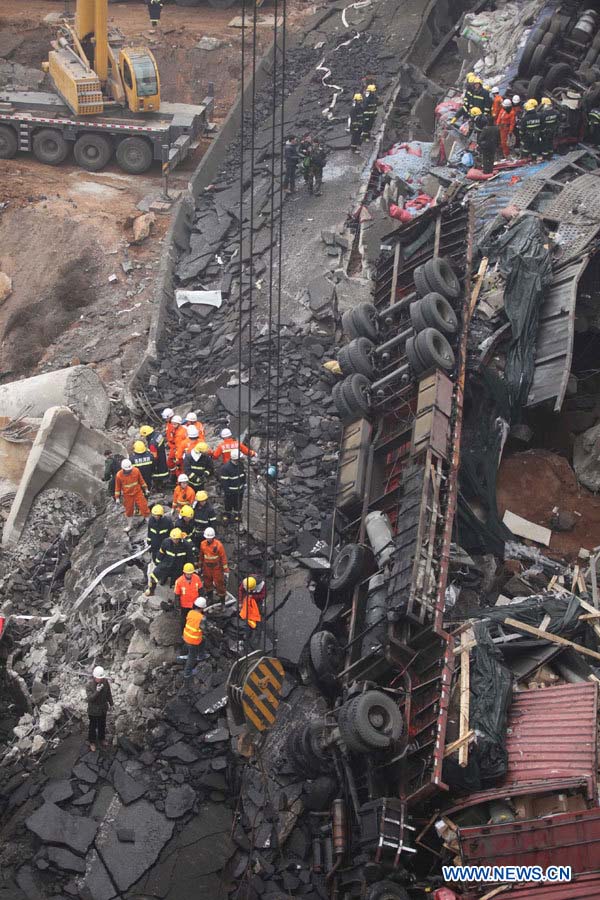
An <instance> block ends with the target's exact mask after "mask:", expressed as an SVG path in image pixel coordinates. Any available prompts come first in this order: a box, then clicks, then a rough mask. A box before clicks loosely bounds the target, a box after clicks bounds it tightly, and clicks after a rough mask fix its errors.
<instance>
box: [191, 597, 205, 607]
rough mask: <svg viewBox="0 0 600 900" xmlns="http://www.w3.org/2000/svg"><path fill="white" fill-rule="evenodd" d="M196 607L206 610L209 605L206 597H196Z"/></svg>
mask: <svg viewBox="0 0 600 900" xmlns="http://www.w3.org/2000/svg"><path fill="white" fill-rule="evenodd" d="M194 606H195V607H196V608H197V609H206V607H207V606H208V603H207V602H206V597H196V599H195V600H194Z"/></svg>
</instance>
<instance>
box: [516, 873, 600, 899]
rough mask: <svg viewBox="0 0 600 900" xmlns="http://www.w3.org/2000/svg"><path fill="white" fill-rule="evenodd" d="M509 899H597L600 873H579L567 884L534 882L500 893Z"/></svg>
mask: <svg viewBox="0 0 600 900" xmlns="http://www.w3.org/2000/svg"><path fill="white" fill-rule="evenodd" d="M500 896H501V897H506V898H510V900H598V898H599V897H600V874H598V875H591V874H590V875H581V876H580V877H579V878H576V879H575V880H574V881H571V882H570V883H569V884H535V885H530V886H529V887H519V888H515V889H514V890H512V891H507V892H506V893H503V894H501V895H500Z"/></svg>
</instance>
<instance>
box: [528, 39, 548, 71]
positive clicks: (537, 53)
mask: <svg viewBox="0 0 600 900" xmlns="http://www.w3.org/2000/svg"><path fill="white" fill-rule="evenodd" d="M547 56H548V47H546V45H545V44H539V45H538V46H537V47H536V48H535V50H534V53H533V56H532V57H531V62H530V63H529V74H530V75H540V74H541V71H542V69H543V67H544V63H545V62H546V57H547Z"/></svg>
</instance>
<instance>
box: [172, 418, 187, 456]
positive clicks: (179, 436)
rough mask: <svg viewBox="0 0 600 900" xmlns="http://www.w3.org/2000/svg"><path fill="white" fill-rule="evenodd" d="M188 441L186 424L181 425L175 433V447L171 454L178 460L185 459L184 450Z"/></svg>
mask: <svg viewBox="0 0 600 900" xmlns="http://www.w3.org/2000/svg"><path fill="white" fill-rule="evenodd" d="M188 441H189V437H188V433H187V428H186V427H185V425H180V426H179V428H178V429H177V431H176V432H175V434H174V435H173V448H172V451H171V456H172V458H173V459H174V460H175V461H176V462H181V460H182V459H183V452H184V449H185V446H186V444H187V442H188Z"/></svg>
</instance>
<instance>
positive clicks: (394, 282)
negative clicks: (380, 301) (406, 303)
mask: <svg viewBox="0 0 600 900" xmlns="http://www.w3.org/2000/svg"><path fill="white" fill-rule="evenodd" d="M401 249H402V245H401V244H400V241H398V243H397V244H396V249H395V251H394V269H393V272H392V287H391V288H390V306H393V305H394V303H395V302H396V287H397V285H398V266H399V264H400V250H401Z"/></svg>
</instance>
